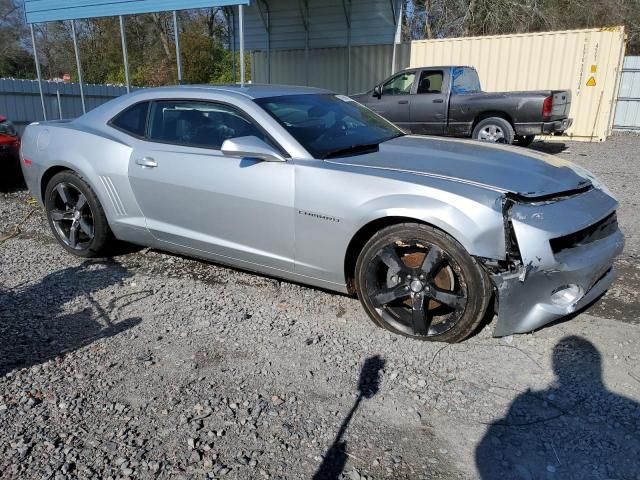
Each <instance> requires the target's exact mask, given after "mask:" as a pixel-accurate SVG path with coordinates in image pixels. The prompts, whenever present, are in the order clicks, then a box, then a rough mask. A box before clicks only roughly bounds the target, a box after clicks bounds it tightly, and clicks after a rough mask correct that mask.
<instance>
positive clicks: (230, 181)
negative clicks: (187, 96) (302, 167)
mask: <svg viewBox="0 0 640 480" xmlns="http://www.w3.org/2000/svg"><path fill="white" fill-rule="evenodd" d="M141 143H147V144H148V142H141ZM149 164H155V166H149ZM129 179H130V182H131V186H132V188H133V191H134V193H135V196H136V199H137V201H138V204H139V206H140V208H141V210H142V212H143V213H144V215H145V218H146V222H147V228H148V229H149V230H150V231H151V233H152V234H153V235H154V237H156V238H157V239H158V240H160V241H164V242H169V243H173V244H177V245H181V246H186V247H190V248H195V249H197V250H201V251H204V252H208V253H212V254H215V255H221V256H224V257H229V258H233V259H238V260H241V261H246V262H251V263H256V264H260V265H266V266H268V267H271V268H277V269H281V270H287V271H293V252H294V249H293V240H294V237H293V194H294V165H293V164H292V163H291V162H263V161H257V160H250V159H239V158H232V157H225V156H223V155H222V154H221V153H219V152H212V151H206V150H204V149H198V148H191V147H183V146H176V145H153V144H148V145H147V146H146V147H139V148H136V149H135V150H134V151H133V154H132V156H131V159H130V162H129Z"/></svg>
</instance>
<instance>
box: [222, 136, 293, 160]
mask: <svg viewBox="0 0 640 480" xmlns="http://www.w3.org/2000/svg"><path fill="white" fill-rule="evenodd" d="M220 151H221V152H222V153H223V154H225V155H229V156H230V157H240V158H242V157H249V158H257V159H259V160H264V161H265V162H285V161H286V160H285V158H284V157H283V156H282V155H280V153H279V152H277V151H276V150H275V149H274V148H273V147H272V146H270V145H267V144H266V143H265V142H264V141H262V140H260V139H259V138H258V137H254V136H249V137H237V138H229V139H228V140H225V141H224V143H223V144H222V147H221V148H220Z"/></svg>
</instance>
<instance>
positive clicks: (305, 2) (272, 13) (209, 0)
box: [24, 0, 402, 120]
mask: <svg viewBox="0 0 640 480" xmlns="http://www.w3.org/2000/svg"><path fill="white" fill-rule="evenodd" d="M24 3H25V14H26V20H27V23H28V24H29V27H30V30H31V41H32V44H33V53H34V59H35V64H36V73H37V76H38V85H39V89H40V98H41V102H42V113H43V116H44V119H45V120H46V119H47V112H46V106H45V100H44V93H43V90H42V75H41V71H40V63H39V61H38V52H37V47H36V36H35V32H34V28H33V25H34V24H36V23H46V22H53V21H71V33H72V37H73V45H74V53H75V59H76V68H77V72H78V80H79V85H80V96H81V99H82V108H83V112H86V106H85V100H84V89H83V81H82V66H81V62H80V52H79V48H78V41H77V37H76V27H75V21H76V20H79V19H86V18H97V17H118V18H119V22H120V37H121V41H122V55H123V62H124V67H125V68H124V71H125V81H126V87H127V91H130V88H131V85H130V81H129V65H128V58H127V43H126V36H125V28H124V22H125V16H126V15H138V14H145V13H157V12H166V11H172V12H173V23H174V36H175V47H176V60H177V70H178V81H179V82H181V81H182V64H181V60H180V38H179V31H178V17H177V13H176V12H177V11H179V10H190V9H197V8H210V7H225V16H226V18H227V21H229V22H230V23H231V24H232V31H233V33H232V38H233V42H232V43H233V47H232V48H233V51H234V52H235V45H236V43H238V44H239V52H240V58H241V61H240V84H241V85H244V83H245V66H244V58H245V55H244V51H245V42H246V44H247V45H248V48H249V49H265V50H266V52H267V55H268V58H269V60H268V62H267V65H268V66H267V68H268V74H267V81H268V82H270V77H271V75H270V69H271V66H270V65H271V62H270V52H271V50H272V49H284V48H304V49H305V51H306V52H307V55H306V59H305V64H306V66H305V68H306V70H307V72H308V65H309V62H310V59H309V54H308V52H309V48H318V47H332V46H345V45H346V47H347V49H348V51H349V52H350V49H351V46H352V45H368V44H379V43H389V44H391V43H392V44H393V52H394V57H395V48H396V44H397V43H399V42H400V27H401V19H402V1H401V0H92V1H90V2H86V1H83V0H24ZM234 7H236V8H237V15H236V13H235V10H234ZM245 7H247V8H246V14H245V10H244V8H245ZM245 16H246V20H245ZM245 23H246V27H245ZM245 36H246V40H245ZM234 58H235V56H234ZM346 61H347V71H348V72H350V69H351V63H350V62H351V55H350V53H349V54H348V55H347V60H346ZM394 69H395V60H394V61H392V66H391V70H392V71H393V70H394ZM348 78H349V74H348V75H347V84H348Z"/></svg>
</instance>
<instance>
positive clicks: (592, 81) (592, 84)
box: [587, 77, 596, 87]
mask: <svg viewBox="0 0 640 480" xmlns="http://www.w3.org/2000/svg"><path fill="white" fill-rule="evenodd" d="M595 86H596V77H589V80H587V87H595Z"/></svg>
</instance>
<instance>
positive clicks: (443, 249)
mask: <svg viewBox="0 0 640 480" xmlns="http://www.w3.org/2000/svg"><path fill="white" fill-rule="evenodd" d="M355 276H356V290H357V292H358V297H359V299H360V302H361V303H362V305H363V307H364V309H365V311H366V312H367V314H368V315H369V317H370V318H371V320H372V321H373V323H375V324H376V325H378V326H379V327H382V328H385V329H387V330H390V331H392V332H394V333H397V334H400V335H405V336H407V337H411V338H415V339H418V340H430V341H440V342H451V343H454V342H459V341H462V340H464V339H465V338H467V337H468V336H469V335H471V334H472V333H473V332H474V331H475V330H476V328H477V327H478V325H479V323H480V322H481V321H482V319H483V318H484V314H485V312H486V311H487V307H488V305H489V302H490V300H491V295H492V290H491V286H490V282H489V279H488V277H487V274H486V273H485V271H484V270H483V269H482V267H481V266H480V265H479V264H478V262H477V261H476V260H475V259H474V258H473V257H471V256H470V255H469V254H468V253H467V252H466V250H465V249H464V247H463V246H462V245H460V244H459V243H458V242H457V241H456V240H454V239H453V238H451V237H450V236H449V235H447V234H446V233H444V232H442V231H440V230H438V229H436V228H433V227H430V226H428V225H422V224H416V223H403V224H399V225H393V226H391V227H387V228H384V229H382V230H380V231H379V232H378V233H376V234H375V235H374V236H373V237H372V238H371V239H370V240H369V241H368V242H367V244H366V245H365V246H364V248H363V249H362V251H361V253H360V255H359V256H358V260H357V263H356V275H355Z"/></svg>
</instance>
